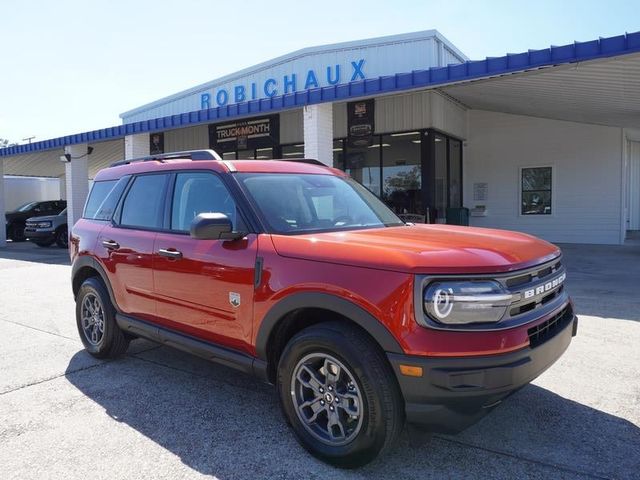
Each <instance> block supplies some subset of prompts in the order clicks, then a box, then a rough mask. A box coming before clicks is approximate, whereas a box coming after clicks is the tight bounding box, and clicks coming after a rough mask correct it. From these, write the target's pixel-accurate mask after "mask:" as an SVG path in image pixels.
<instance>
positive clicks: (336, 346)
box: [277, 329, 388, 467]
mask: <svg viewBox="0 0 640 480" xmlns="http://www.w3.org/2000/svg"><path fill="white" fill-rule="evenodd" d="M320 332H322V331H321V330H317V329H314V331H313V332H309V333H306V332H302V334H298V335H296V337H294V340H293V341H292V342H290V343H289V344H288V345H287V347H286V348H285V351H284V352H283V354H282V356H281V359H280V364H279V367H278V379H277V388H278V394H279V397H280V405H281V407H282V410H283V414H284V416H285V418H286V419H287V421H288V423H289V424H290V425H291V427H292V428H293V430H294V432H295V434H296V436H297V437H298V439H299V440H300V442H301V443H302V445H303V446H304V447H305V448H306V449H307V450H308V451H309V452H310V453H312V454H313V455H315V456H317V457H319V458H321V459H323V460H325V461H329V462H330V463H333V464H337V465H339V466H343V467H350V466H352V465H351V463H357V464H362V463H366V462H367V461H368V460H370V459H373V458H374V457H375V456H376V454H377V452H378V451H379V450H380V449H381V448H382V446H383V445H384V442H385V438H386V428H388V426H387V425H385V419H384V415H383V412H384V408H383V405H382V404H381V399H382V398H383V392H382V391H380V385H377V384H376V382H374V381H372V379H374V378H375V375H374V372H372V371H371V369H370V368H368V365H367V364H366V363H365V362H362V361H361V359H360V358H361V357H359V355H358V352H357V351H356V349H355V348H354V347H353V345H351V344H350V342H349V341H348V340H347V339H346V338H345V337H344V336H339V335H335V333H333V335H332V334H331V333H330V332H331V331H329V330H327V331H326V333H322V334H321V333H320ZM310 353H326V354H329V355H331V356H334V357H335V358H336V359H338V360H339V361H340V362H342V363H343V364H344V365H345V366H346V367H347V368H348V369H349V370H350V371H351V373H352V374H353V376H354V377H355V381H356V383H357V386H358V388H359V389H360V392H361V394H362V399H363V410H364V412H365V414H364V418H363V421H362V426H361V428H360V432H359V433H358V435H357V436H356V437H355V438H354V439H353V440H352V441H351V442H350V443H348V444H346V445H341V446H331V445H327V444H324V443H322V442H320V441H319V440H317V439H316V438H314V437H313V436H312V435H311V434H310V433H309V432H308V431H307V430H306V428H305V427H304V426H303V425H302V423H301V421H300V419H299V418H298V415H297V413H296V411H295V409H296V406H295V405H294V401H293V399H292V395H291V388H290V385H291V377H292V375H293V374H294V369H295V367H296V365H297V364H298V362H299V361H300V359H302V358H303V357H304V356H306V355H308V354H310ZM345 457H350V458H345ZM355 457H360V461H355V462H353V458H355ZM343 458H344V460H343Z"/></svg>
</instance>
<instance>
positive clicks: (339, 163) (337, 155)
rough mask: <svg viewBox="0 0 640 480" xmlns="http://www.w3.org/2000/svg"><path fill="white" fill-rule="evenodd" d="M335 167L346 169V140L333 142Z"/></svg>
mask: <svg viewBox="0 0 640 480" xmlns="http://www.w3.org/2000/svg"><path fill="white" fill-rule="evenodd" d="M333 166H334V167H335V168H340V169H344V140H342V139H338V140H334V141H333Z"/></svg>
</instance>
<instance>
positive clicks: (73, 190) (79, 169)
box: [64, 143, 89, 231]
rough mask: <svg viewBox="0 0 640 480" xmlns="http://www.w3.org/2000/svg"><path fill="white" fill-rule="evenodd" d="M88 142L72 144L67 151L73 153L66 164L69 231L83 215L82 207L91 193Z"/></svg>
mask: <svg viewBox="0 0 640 480" xmlns="http://www.w3.org/2000/svg"><path fill="white" fill-rule="evenodd" d="M87 147H88V145H87V144H86V143H82V144H80V145H70V146H68V147H66V148H65V153H68V154H70V155H71V161H70V162H67V163H66V164H65V171H64V176H65V181H66V192H65V193H66V196H67V225H68V226H69V231H71V228H72V227H73V225H75V223H76V222H77V221H78V219H80V218H81V217H82V209H83V208H84V203H85V202H86V200H87V195H88V194H89V162H88V158H89V156H88V155H87Z"/></svg>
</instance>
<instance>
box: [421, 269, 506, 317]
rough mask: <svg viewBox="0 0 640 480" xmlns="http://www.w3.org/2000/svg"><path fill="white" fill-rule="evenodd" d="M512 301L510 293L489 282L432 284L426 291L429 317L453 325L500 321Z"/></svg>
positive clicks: (425, 299) (425, 297)
mask: <svg viewBox="0 0 640 480" xmlns="http://www.w3.org/2000/svg"><path fill="white" fill-rule="evenodd" d="M511 301H512V295H511V293H509V292H508V291H506V290H505V289H504V288H503V287H502V285H500V284H499V283H498V282H494V281H489V280H482V281H441V282H433V283H430V284H429V286H428V287H427V288H426V289H425V291H424V309H425V312H426V313H427V314H428V315H429V317H431V319H433V320H435V321H436V322H440V323H447V324H452V325H461V324H467V323H488V322H497V321H499V320H500V319H501V318H502V317H503V316H504V314H505V313H506V311H507V308H508V307H509V305H510V304H511Z"/></svg>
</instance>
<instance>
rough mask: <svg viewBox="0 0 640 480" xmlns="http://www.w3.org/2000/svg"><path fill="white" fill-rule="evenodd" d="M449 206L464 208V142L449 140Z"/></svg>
mask: <svg viewBox="0 0 640 480" xmlns="http://www.w3.org/2000/svg"><path fill="white" fill-rule="evenodd" d="M449 206H450V207H454V208H457V207H462V142H461V141H460V140H454V139H453V138H450V139H449Z"/></svg>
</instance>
